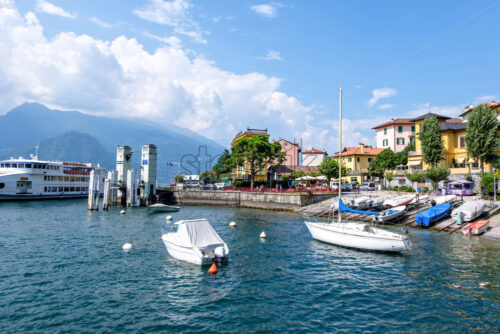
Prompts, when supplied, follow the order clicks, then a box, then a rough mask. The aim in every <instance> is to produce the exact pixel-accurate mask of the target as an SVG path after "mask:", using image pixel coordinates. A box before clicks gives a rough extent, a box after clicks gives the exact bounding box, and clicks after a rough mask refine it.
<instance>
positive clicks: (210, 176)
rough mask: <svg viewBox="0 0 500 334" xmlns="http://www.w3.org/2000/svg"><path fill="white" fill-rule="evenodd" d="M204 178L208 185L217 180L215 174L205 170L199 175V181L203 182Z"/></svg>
mask: <svg viewBox="0 0 500 334" xmlns="http://www.w3.org/2000/svg"><path fill="white" fill-rule="evenodd" d="M206 178H208V179H209V180H210V183H213V182H214V181H216V180H217V173H216V172H215V171H211V170H206V171H204V172H203V173H201V174H200V180H203V181H204V180H205V179H206Z"/></svg>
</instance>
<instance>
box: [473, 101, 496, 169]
mask: <svg viewBox="0 0 500 334" xmlns="http://www.w3.org/2000/svg"><path fill="white" fill-rule="evenodd" d="M497 129H498V120H497V119H496V117H495V115H494V114H493V112H492V111H491V109H490V107H489V106H488V105H486V104H481V105H479V106H477V107H476V108H474V110H472V111H471V113H470V115H469V117H468V118H467V134H466V135H465V146H466V148H467V154H468V155H469V156H470V157H472V158H474V159H477V160H479V162H480V164H479V167H480V169H481V174H484V162H485V161H488V160H491V157H492V153H493V150H494V149H495V148H496V147H497V145H498V139H499V136H498V133H497Z"/></svg>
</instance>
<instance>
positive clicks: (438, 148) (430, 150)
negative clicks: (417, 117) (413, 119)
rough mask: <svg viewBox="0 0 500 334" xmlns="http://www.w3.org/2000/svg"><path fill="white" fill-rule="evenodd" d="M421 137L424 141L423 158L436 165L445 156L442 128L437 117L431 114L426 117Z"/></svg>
mask: <svg viewBox="0 0 500 334" xmlns="http://www.w3.org/2000/svg"><path fill="white" fill-rule="evenodd" d="M419 137H420V142H421V143H422V158H423V159H424V162H425V163H427V164H429V165H431V166H433V167H436V166H437V164H438V163H439V162H440V161H441V160H443V158H444V157H443V150H444V146H443V142H442V140H441V128H440V127H439V123H438V121H437V118H436V117H434V116H430V117H426V118H425V119H424V121H423V123H422V129H421V131H420V134H419Z"/></svg>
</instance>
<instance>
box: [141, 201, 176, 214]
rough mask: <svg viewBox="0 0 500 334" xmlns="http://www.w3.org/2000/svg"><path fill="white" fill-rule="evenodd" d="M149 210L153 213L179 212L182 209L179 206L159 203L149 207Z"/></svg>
mask: <svg viewBox="0 0 500 334" xmlns="http://www.w3.org/2000/svg"><path fill="white" fill-rule="evenodd" d="M148 209H150V210H151V211H153V212H177V211H179V210H180V209H181V208H180V207H179V206H173V205H166V204H162V203H157V204H152V205H150V206H148Z"/></svg>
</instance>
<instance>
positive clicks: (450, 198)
mask: <svg viewBox="0 0 500 334" xmlns="http://www.w3.org/2000/svg"><path fill="white" fill-rule="evenodd" d="M456 199H457V195H444V196H437V197H434V199H433V201H434V202H435V203H436V205H439V204H443V203H453V202H455V201H456Z"/></svg>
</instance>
